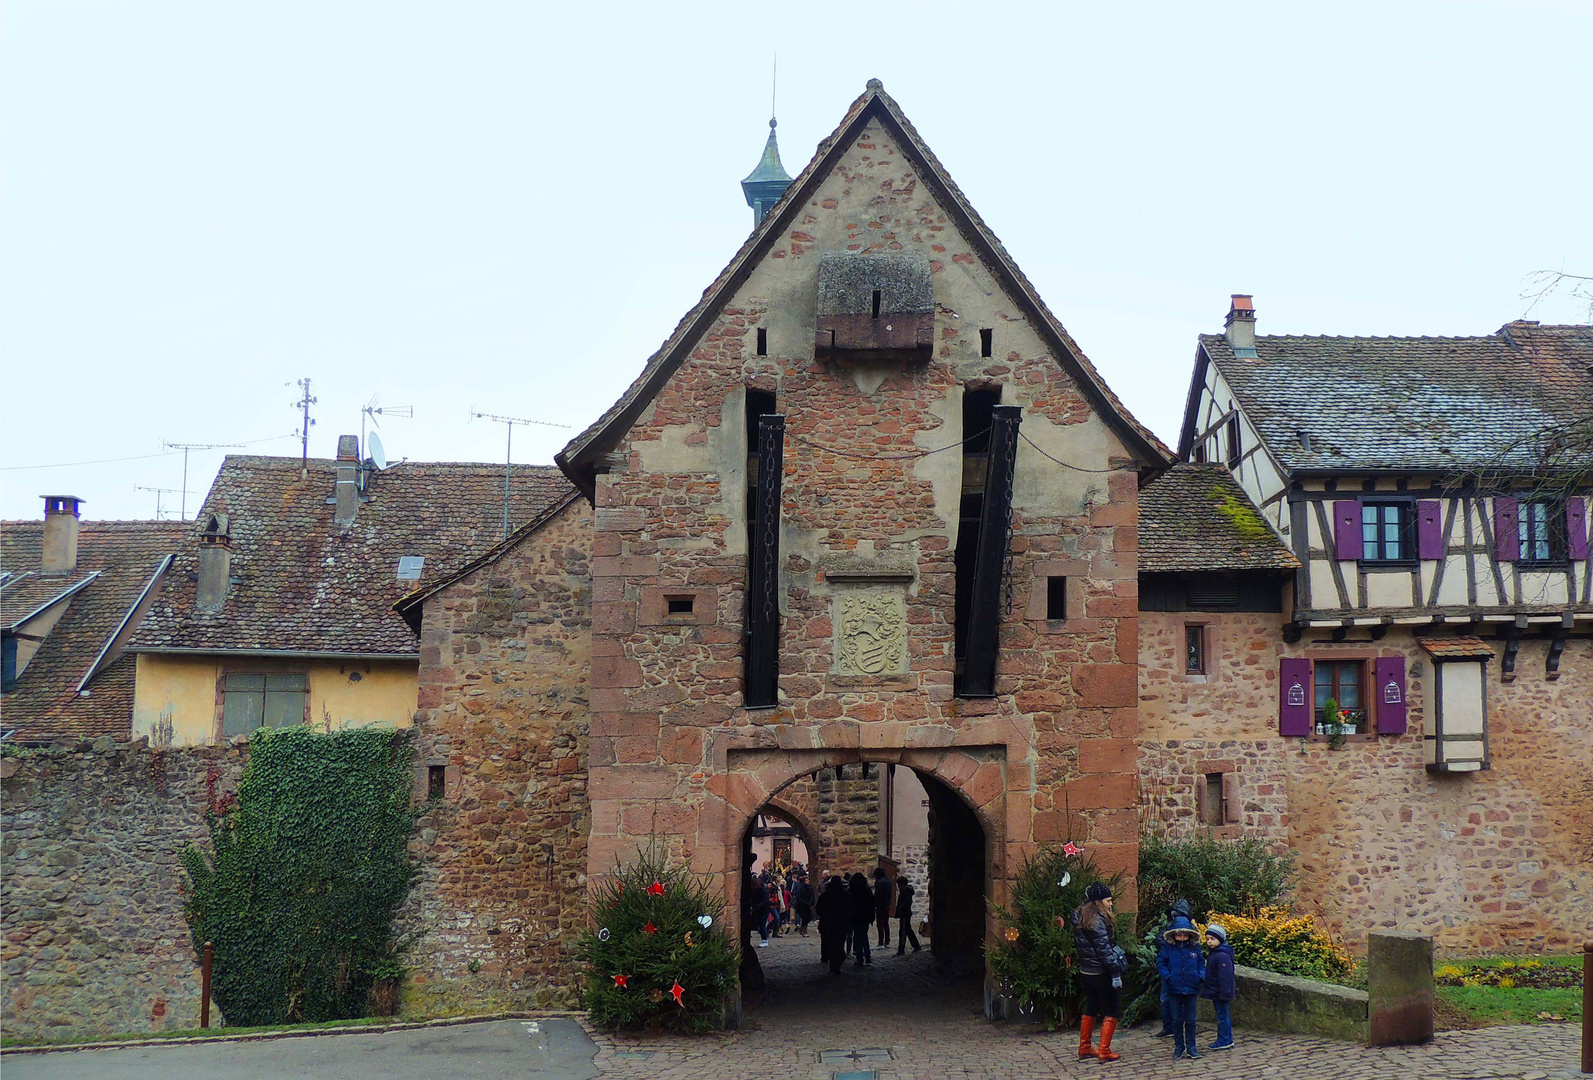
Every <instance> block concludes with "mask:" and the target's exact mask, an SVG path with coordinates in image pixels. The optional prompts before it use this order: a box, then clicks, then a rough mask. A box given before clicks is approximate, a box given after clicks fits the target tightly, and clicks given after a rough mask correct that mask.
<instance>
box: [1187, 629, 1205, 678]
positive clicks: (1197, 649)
mask: <svg viewBox="0 0 1593 1080" xmlns="http://www.w3.org/2000/svg"><path fill="white" fill-rule="evenodd" d="M1184 674H1186V675H1204V674H1206V627H1205V626H1204V625H1203V624H1200V623H1191V624H1189V625H1188V626H1186V627H1184Z"/></svg>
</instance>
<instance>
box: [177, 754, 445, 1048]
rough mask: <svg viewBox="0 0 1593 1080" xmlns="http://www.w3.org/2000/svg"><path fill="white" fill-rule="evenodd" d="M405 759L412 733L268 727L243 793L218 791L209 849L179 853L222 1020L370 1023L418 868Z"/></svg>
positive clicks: (191, 916)
mask: <svg viewBox="0 0 1593 1080" xmlns="http://www.w3.org/2000/svg"><path fill="white" fill-rule="evenodd" d="M411 754H412V748H411V745H410V739H409V733H408V732H404V731H387V730H351V731H337V732H332V733H330V734H322V733H319V732H316V731H313V730H312V729H310V728H308V727H292V728H284V729H281V730H276V731H272V730H269V729H265V730H261V731H260V732H257V733H256V734H255V735H254V737H253V739H252V740H251V742H250V744H249V761H248V764H247V765H246V766H245V767H244V771H243V776H242V777H241V779H240V780H239V782H238V790H237V795H236V798H235V799H231V798H227V797H224V796H217V795H216V794H215V793H214V790H212V797H211V803H210V809H209V811H208V813H207V815H206V818H207V822H208V824H209V827H210V848H211V850H210V852H209V853H208V854H207V853H206V852H204V851H202V850H201V849H199V848H197V847H195V846H194V845H191V844H190V845H189V846H188V847H186V848H185V849H184V850H183V852H182V855H181V858H182V864H183V868H184V870H185V871H186V872H187V881H186V882H185V884H186V888H187V904H186V908H185V914H186V916H187V918H188V925H189V927H190V929H191V931H192V933H193V943H194V949H195V950H196V952H197V951H199V950H201V949H202V948H203V945H204V943H205V942H207V941H209V942H211V943H213V944H214V946H215V959H214V964H213V969H212V971H213V974H212V977H211V986H212V992H213V994H214V996H215V999H216V1003H217V1004H218V1005H219V1006H220V1007H221V1011H222V1013H223V1014H224V1015H225V1016H226V1020H227V1023H228V1025H230V1026H240V1025H245V1026H255V1025H264V1024H282V1023H289V1022H295V1021H301V1020H303V1021H323V1020H339V1019H344V1018H348V1017H356V1016H363V1015H365V1013H366V999H367V995H368V994H369V992H370V988H371V984H372V982H373V981H374V979H376V978H380V977H383V976H385V975H387V974H389V973H391V972H393V971H394V970H395V969H396V957H397V953H398V946H397V943H396V942H395V940H394V937H393V916H394V914H395V912H396V911H397V910H398V907H399V905H400V904H401V903H403V901H404V897H405V896H406V895H407V894H408V892H409V886H410V883H411V882H412V881H413V880H414V878H415V875H416V873H417V867H416V866H415V863H414V860H413V859H412V858H411V856H410V854H409V850H408V847H409V840H410V836H411V834H412V833H413V831H414V825H415V818H416V816H417V810H416V808H415V807H413V806H412V805H411V798H410V791H411V787H412V784H413V776H412V773H411V767H410V759H411ZM213 788H214V776H213V777H212V789H213Z"/></svg>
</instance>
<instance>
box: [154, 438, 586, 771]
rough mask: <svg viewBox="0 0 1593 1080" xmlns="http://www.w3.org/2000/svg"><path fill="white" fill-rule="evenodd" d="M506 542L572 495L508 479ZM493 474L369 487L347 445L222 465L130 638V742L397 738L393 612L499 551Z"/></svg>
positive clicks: (374, 478)
mask: <svg viewBox="0 0 1593 1080" xmlns="http://www.w3.org/2000/svg"><path fill="white" fill-rule="evenodd" d="M509 479H510V483H509V494H508V500H509V514H508V516H509V520H510V522H511V525H513V526H518V525H519V524H521V523H524V522H527V521H530V520H532V519H535V518H538V517H541V516H543V515H545V514H548V513H553V512H556V511H557V510H558V509H561V508H562V507H563V506H564V505H565V504H566V503H568V502H569V500H570V499H572V498H574V497H576V495H575V489H574V488H572V487H571V486H570V484H569V482H568V481H566V480H565V479H564V478H563V476H562V475H561V474H560V473H559V472H558V470H557V469H553V468H551V467H546V466H529V465H520V466H514V467H513V468H512V471H511V473H510V478H509ZM504 500H505V494H504V467H503V466H501V465H496V466H494V465H485V464H471V463H464V464H456V463H436V462H400V463H398V464H396V465H393V466H392V467H390V468H387V469H383V470H378V469H376V468H374V467H373V466H372V464H371V463H370V462H369V461H364V460H362V455H361V453H360V446H359V440H358V439H356V438H355V437H354V436H350V435H345V436H343V437H342V438H341V439H340V440H339V442H338V457H337V459H336V460H326V459H310V460H309V461H302V460H301V459H299V458H278V457H253V456H229V457H228V458H227V459H226V462H225V463H224V464H223V465H222V467H221V471H220V473H219V474H218V475H217V477H216V482H215V484H214V485H213V486H212V487H211V489H210V493H209V495H208V496H207V497H206V499H205V504H204V508H203V509H202V510H201V512H200V514H199V516H198V518H197V520H196V521H195V522H194V523H193V527H192V530H191V532H190V535H189V537H188V538H187V541H186V543H185V544H184V545H183V548H182V550H181V551H179V552H178V554H177V556H176V559H175V561H174V564H173V566H172V568H171V570H170V572H169V573H168V574H167V575H166V581H165V586H164V588H163V589H162V590H161V592H160V595H159V596H158V597H157V598H156V600H155V602H154V604H153V605H152V607H151V609H150V611H149V614H148V616H147V617H146V618H145V619H144V622H143V624H142V625H141V626H140V627H139V629H138V631H137V633H136V634H135V635H134V637H133V640H132V643H131V645H130V646H129V649H128V651H129V652H131V653H133V654H134V655H135V656H136V658H137V676H136V685H135V691H134V697H133V715H132V734H133V737H134V738H138V737H140V736H145V737H148V738H149V740H150V743H151V744H152V745H155V746H194V745H200V744H205V743H214V742H219V741H222V740H226V739H231V738H235V737H238V736H244V735H248V734H250V733H251V732H253V731H255V730H257V729H258V728H260V727H282V726H286V725H289V724H297V723H308V724H312V725H316V726H318V727H324V728H325V729H327V730H334V729H337V728H341V727H350V726H357V727H362V726H367V725H378V724H379V725H386V726H392V727H407V726H408V725H409V724H410V723H411V721H412V719H413V716H414V712H415V706H416V695H417V675H418V672H419V667H420V645H419V637H418V635H417V632H416V629H415V628H414V627H412V626H411V625H410V624H409V623H407V622H406V621H405V619H404V617H403V616H402V615H400V614H399V613H398V612H396V611H395V610H394V609H393V604H394V603H395V602H396V601H397V600H399V599H400V598H401V597H403V596H405V595H406V594H408V593H410V592H412V591H414V590H416V589H418V588H422V587H424V586H426V585H428V584H429V583H430V582H432V581H435V580H438V579H439V578H442V577H444V576H446V575H447V574H449V573H451V572H453V571H454V570H455V569H457V568H458V567H460V566H462V565H464V564H465V563H466V562H468V561H469V560H470V559H471V558H472V557H474V556H475V555H478V554H479V553H481V552H482V551H484V550H486V549H488V548H490V547H492V546H493V545H494V544H495V543H497V542H499V541H500V540H501V539H502V536H503V520H504Z"/></svg>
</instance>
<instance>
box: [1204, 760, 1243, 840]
mask: <svg viewBox="0 0 1593 1080" xmlns="http://www.w3.org/2000/svg"><path fill="white" fill-rule="evenodd" d="M1195 819H1196V820H1197V821H1199V822H1200V823H1201V824H1202V825H1206V826H1210V827H1212V828H1217V827H1220V826H1223V825H1237V824H1239V820H1240V806H1239V774H1238V773H1235V772H1231V771H1230V772H1220V773H1197V774H1196V775H1195Z"/></svg>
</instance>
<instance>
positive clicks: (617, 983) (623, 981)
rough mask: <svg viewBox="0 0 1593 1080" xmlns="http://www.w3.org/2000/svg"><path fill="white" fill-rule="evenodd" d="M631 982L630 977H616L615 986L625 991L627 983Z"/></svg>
mask: <svg viewBox="0 0 1593 1080" xmlns="http://www.w3.org/2000/svg"><path fill="white" fill-rule="evenodd" d="M629 980H630V976H629V975H616V976H614V985H615V986H617V987H619V988H620V989H621V990H623V989H625V984H626V982H628V981H629Z"/></svg>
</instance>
